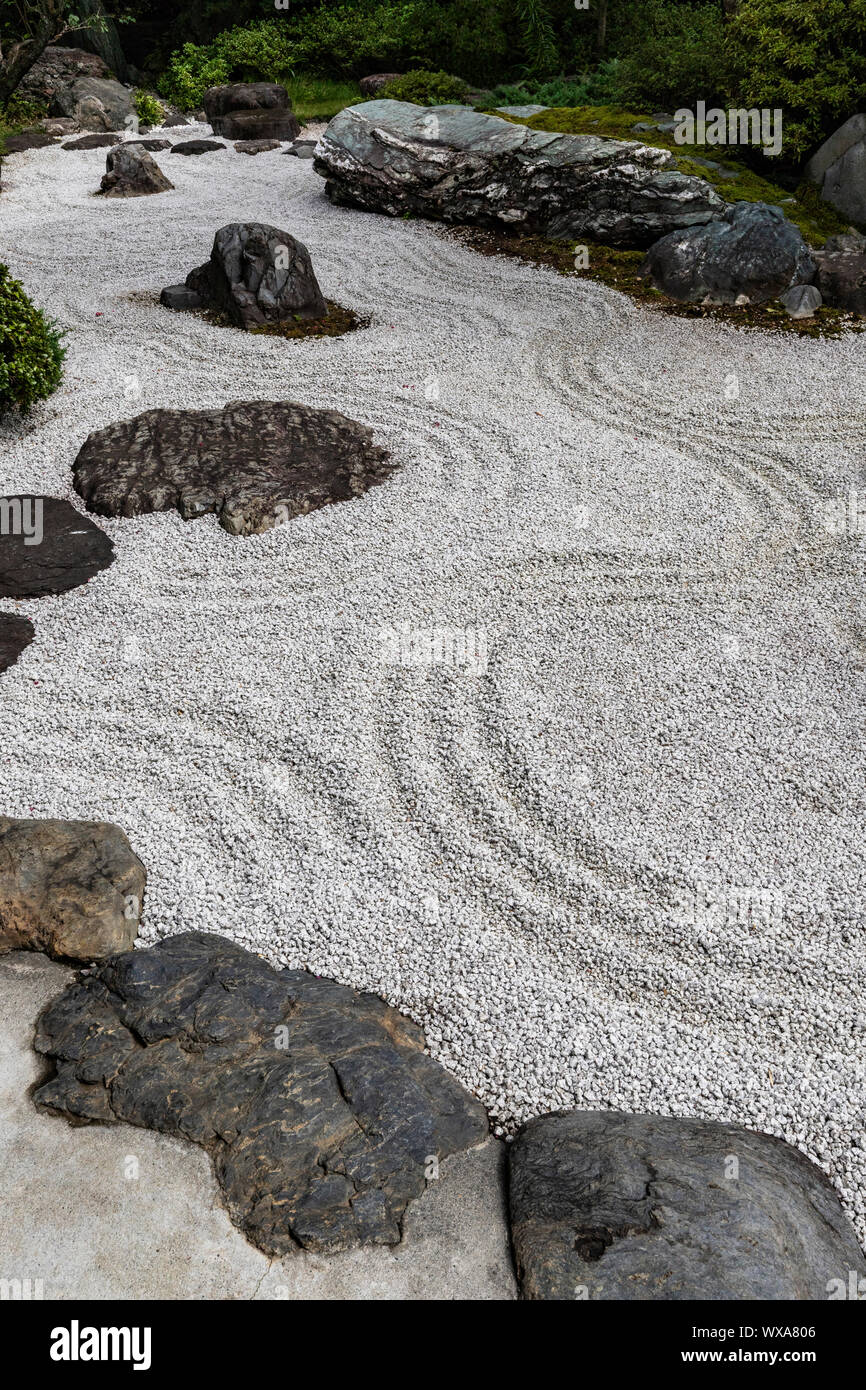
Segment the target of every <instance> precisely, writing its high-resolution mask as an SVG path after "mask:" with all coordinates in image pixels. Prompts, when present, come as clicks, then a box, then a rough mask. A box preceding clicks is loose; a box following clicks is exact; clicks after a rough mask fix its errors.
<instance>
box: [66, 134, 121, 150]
mask: <svg viewBox="0 0 866 1390" xmlns="http://www.w3.org/2000/svg"><path fill="white" fill-rule="evenodd" d="M119 144H120V136H119V135H102V134H101V133H99V132H97V133H96V134H94V135H82V137H81V139H80V140H67V141H66V144H65V145H61V146H60V148H61V149H62V150H105V149H108V148H109V146H111V145H119Z"/></svg>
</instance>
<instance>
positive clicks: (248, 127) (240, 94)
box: [204, 82, 301, 140]
mask: <svg viewBox="0 0 866 1390" xmlns="http://www.w3.org/2000/svg"><path fill="white" fill-rule="evenodd" d="M204 109H205V112H206V114H207V119H208V120H209V121H210V124H211V126H212V127H213V132H214V135H222V136H224V137H225V139H227V140H294V138H295V136H296V135H297V134H298V132H299V131H300V129H301V126H300V122H299V121H298V118H297V116H296V115H295V113H294V112H293V111H292V105H291V102H290V101H289V94H288V92H287V91H286V89H285V87H281V86H279V84H278V83H276V82H233V83H231V84H230V85H228V86H224V87H211V88H209V89H208V91H206V92H205V94H204Z"/></svg>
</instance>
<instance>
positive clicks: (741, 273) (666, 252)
mask: <svg viewBox="0 0 866 1390" xmlns="http://www.w3.org/2000/svg"><path fill="white" fill-rule="evenodd" d="M642 269H643V273H644V274H645V275H647V276H648V277H649V278H650V279H651V280H652V283H653V284H654V285H655V287H656V288H657V289H659V290H663V291H664V293H665V294H668V295H670V297H671V298H672V299H679V300H682V301H684V302H686V303H699V304H736V303H737V301H738V300H739V301H740V302H741V303H744V302H745V301H746V300H748V302H749V303H750V304H763V303H764V302H765V301H766V300H768V299H778V297H779V295H781V294H783V293H784V291H785V290H788V289H790V288H791V286H792V285H805V284H809V283H810V282H811V281H812V279H813V278H814V275H815V269H816V267H815V261H814V260H813V258H812V252H811V251H810V250H809V247H808V246H807V245H806V243H805V241H804V240H803V237H802V236H801V234H800V230H799V228H798V227H795V226H794V224H793V222H789V221H788V220H787V218H786V217H785V214H784V213H783V212H782V210H781V208H776V207H771V206H769V204H767V203H733V204H732V205H731V206H730V207H727V208H726V209H725V210H724V212H723V213H722V215H721V216H720V217H717V218H715V219H714V220H713V221H712V222H709V223H707V225H706V226H703V227H690V228H687V229H685V230H684V231H678V232H671V233H670V234H669V235H668V236H665V237H662V239H661V240H660V241H657V242H656V244H655V245H654V246H652V247H650V250H649V252H648V254H647V258H646V261H645V262H644V265H643V268H642ZM744 297H745V298H744Z"/></svg>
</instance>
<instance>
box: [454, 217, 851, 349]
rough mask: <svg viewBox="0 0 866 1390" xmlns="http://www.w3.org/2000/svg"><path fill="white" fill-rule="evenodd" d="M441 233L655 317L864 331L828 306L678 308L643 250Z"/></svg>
mask: <svg viewBox="0 0 866 1390" xmlns="http://www.w3.org/2000/svg"><path fill="white" fill-rule="evenodd" d="M445 234H446V235H451V236H454V237H456V238H457V239H458V240H459V241H461V242H462V243H463V245H464V246H469V247H471V249H472V250H473V251H479V252H481V254H482V255H484V256H508V257H510V258H511V259H512V260H518V261H524V262H526V263H527V264H529V265H546V266H549V267H550V268H551V269H553V270H556V271H558V272H559V273H560V274H561V275H566V276H569V277H571V278H574V279H585V280H596V281H598V282H600V283H601V284H602V285H607V286H608V287H609V288H610V289H614V290H619V291H620V292H621V293H622V294H627V295H628V296H629V298H631V299H634V300H636V301H637V302H638V303H639V304H643V305H645V306H646V307H647V308H651V309H653V310H655V311H656V312H657V313H661V314H671V315H675V316H676V317H678V318H686V319H715V320H717V321H718V322H721V323H727V324H730V325H731V326H732V327H734V328H741V329H761V330H764V331H767V330H769V331H772V332H777V333H790V334H794V335H795V336H796V337H801V338H838V337H840V336H841V335H842V334H844V333H847V332H854V333H861V332H863V331H864V329H866V319H861V318H857V317H856V316H855V315H853V314H846V313H844V312H843V311H842V310H841V309H831V308H829V307H828V306H827V305H823V306H822V307H821V308H820V309H819V310H818V312H817V313H816V314H815V315H814V317H812V318H810V319H792V318H791V317H790V316H789V315H788V313H787V312H786V310H785V309H784V308H783V307H782V305H781V304H779V303H778V302H777V301H770V302H769V303H768V304H756V305H748V306H746V307H744V308H737V307H736V306H735V305H733V304H718V305H707V306H705V305H703V304H680V302H679V301H678V300H676V299H671V298H670V297H669V296H668V295H666V294H662V292H661V290H657V289H655V287H654V286H653V285H651V284H650V283H649V281H648V280H645V279H643V277H642V276H641V275H640V274H639V271H640V267H641V265H642V264H643V261H644V259H645V256H646V253H645V252H644V251H623V250H620V249H619V248H618V247H613V246H604V245H602V243H601V242H597V241H586V240H584V241H583V242H579V243H575V242H569V241H548V240H547V238H545V237H541V236H522V235H515V234H512V233H509V232H505V231H491V230H488V229H487V228H482V227H468V226H460V227H451V228H449V229H448V231H447V232H446V233H445ZM577 245H581V246H586V248H587V250H588V252H589V255H588V260H589V267H588V269H586V270H578V269H576V268H575V264H574V261H575V250H576V247H577Z"/></svg>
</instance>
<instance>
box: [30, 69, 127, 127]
mask: <svg viewBox="0 0 866 1390" xmlns="http://www.w3.org/2000/svg"><path fill="white" fill-rule="evenodd" d="M51 112H52V115H55V116H69V117H70V118H71V119H73V120H76V121H77V122H78V124H79V125H80V127H81V129H82V130H94V131H100V130H123V129H125V127H126V126H128V125H129V124H130V121H131V118H132V117H133V116H134V115H135V102H134V94H133V92H132V90H131V89H130V88H129V87H124V86H122V85H121V83H120V82H115V81H114V79H113V78H109V77H79V78H76V80H75V81H74V82H73V83H72V85H71V86H69V87H61V88H60V90H59V91H58V92H57V93H56V94H55V97H54V100H53V102H52V103H51Z"/></svg>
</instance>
